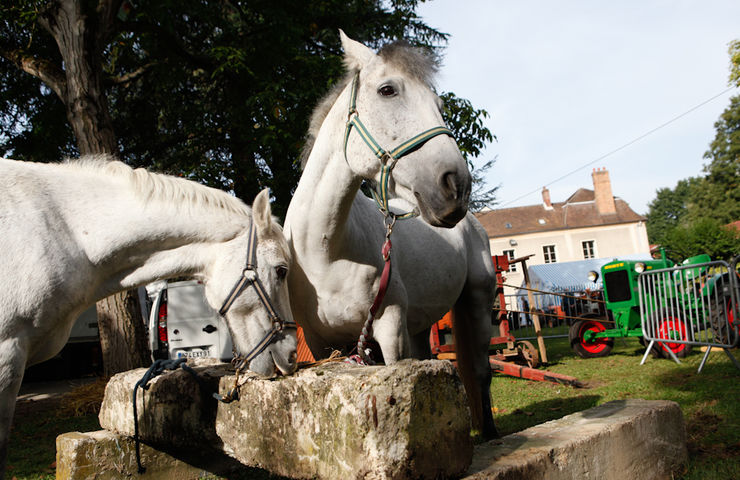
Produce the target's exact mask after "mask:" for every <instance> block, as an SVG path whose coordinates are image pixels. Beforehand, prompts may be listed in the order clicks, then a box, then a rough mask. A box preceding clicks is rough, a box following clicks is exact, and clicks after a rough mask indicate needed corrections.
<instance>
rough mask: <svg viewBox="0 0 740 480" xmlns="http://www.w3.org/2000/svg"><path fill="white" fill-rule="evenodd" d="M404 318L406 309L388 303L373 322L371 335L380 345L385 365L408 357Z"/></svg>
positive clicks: (407, 337) (409, 350)
mask: <svg viewBox="0 0 740 480" xmlns="http://www.w3.org/2000/svg"><path fill="white" fill-rule="evenodd" d="M405 320H406V309H405V308H404V307H403V306H401V305H399V304H390V305H388V306H387V307H385V308H384V309H383V311H382V313H381V315H380V316H379V317H378V318H376V319H375V321H374V322H373V328H372V332H371V333H372V337H373V338H374V339H375V341H376V342H378V345H380V351H381V352H383V360H384V361H385V364H386V365H391V364H392V363H396V362H397V361H399V360H401V359H402V358H408V357H409V354H410V353H411V340H410V338H409V332H408V329H407V328H406V321H405Z"/></svg>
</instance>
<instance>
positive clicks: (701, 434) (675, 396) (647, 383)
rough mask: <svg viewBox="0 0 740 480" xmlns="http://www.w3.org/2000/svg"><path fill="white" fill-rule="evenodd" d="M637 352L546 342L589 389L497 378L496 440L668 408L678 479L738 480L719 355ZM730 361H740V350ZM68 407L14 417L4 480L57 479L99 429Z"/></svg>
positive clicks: (732, 419)
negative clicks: (59, 449)
mask: <svg viewBox="0 0 740 480" xmlns="http://www.w3.org/2000/svg"><path fill="white" fill-rule="evenodd" d="M533 343H534V342H533ZM642 352H643V349H642V347H641V346H640V344H639V343H638V341H637V340H635V339H625V340H617V341H616V344H615V346H614V350H612V353H611V355H610V356H608V357H605V358H594V359H582V358H579V357H576V356H575V355H574V354H573V353H572V351H571V350H570V347H569V345H568V340H567V339H549V340H547V354H548V360H549V361H550V363H549V365H548V370H550V371H553V372H557V373H562V374H565V375H570V376H574V377H576V378H578V379H579V380H581V381H582V382H584V383H585V384H586V387H585V388H572V387H567V386H564V385H557V384H550V383H545V382H532V381H529V380H524V379H519V378H513V377H508V376H504V375H499V374H497V375H495V376H494V379H493V383H492V385H491V393H492V397H493V405H494V416H495V420H496V424H497V426H498V428H499V432H500V433H501V434H503V435H506V434H509V433H513V432H517V431H520V430H522V429H524V428H528V427H531V426H533V425H536V424H539V423H542V422H546V421H548V420H553V419H556V418H560V417H563V416H565V415H568V414H571V413H574V412H577V411H580V410H584V409H586V408H590V407H593V406H595V405H599V404H602V403H605V402H608V401H610V400H619V399H626V398H644V399H664V400H673V401H675V402H677V403H678V404H679V405H680V406H681V408H682V410H683V413H684V418H685V419H686V425H687V434H688V435H687V437H688V448H689V462H688V465H687V467H686V471H685V472H684V473H683V474H682V475H681V476H680V477H678V478H680V479H683V480H700V479H701V480H712V479H717V480H719V479H722V480H725V479H727V478H740V404H738V402H737V400H738V398H740V381H738V380H740V371H738V370H736V369H735V367H734V366H733V365H732V363H730V360H729V359H728V358H727V356H726V355H725V354H724V353H722V352H721V351H717V352H714V353H711V354H710V358H709V361H708V362H707V364H706V365H705V366H704V370H703V371H702V373H697V372H696V370H697V368H698V366H699V363H700V361H701V358H702V355H703V353H701V352H699V351H698V350H694V352H693V353H692V354H691V355H689V357H687V358H686V359H684V360H682V364H681V365H676V364H675V363H674V362H672V361H669V360H657V359H654V358H648V360H647V362H646V363H645V365H639V363H640V359H641V357H642ZM734 353H735V355H736V356H740V353H739V352H738V351H737V350H736V351H735V352H734ZM78 403H79V402H78ZM82 403H83V404H84V403H85V402H82ZM88 403H89V402H88ZM70 404H74V402H70V401H65V402H63V405H67V408H65V409H64V410H61V409H60V410H57V409H56V408H49V409H46V410H43V411H34V412H28V413H23V412H19V414H18V415H16V420H15V426H14V429H13V431H12V434H11V439H10V449H9V455H8V465H9V468H8V471H7V472H6V478H8V479H12V478H13V477H15V478H16V479H17V480H24V479H29V480H37V479H44V480H47V479H53V478H55V477H54V460H55V439H56V436H57V435H58V434H60V433H64V432H70V431H91V430H98V429H100V425H99V423H98V419H97V415H96V414H94V413H90V412H89V408H79V407H76V408H75V409H74V410H76V412H77V413H75V412H73V411H71V410H70V409H69V408H68V407H69V405H70ZM75 414H77V415H80V416H74V415H75ZM596 461H597V460H596ZM236 478H244V479H257V478H260V479H266V478H270V475H269V474H267V473H266V472H257V471H253V472H252V473H250V474H248V475H247V476H244V477H236Z"/></svg>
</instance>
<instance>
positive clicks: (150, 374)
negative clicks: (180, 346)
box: [132, 358, 207, 473]
mask: <svg viewBox="0 0 740 480" xmlns="http://www.w3.org/2000/svg"><path fill="white" fill-rule="evenodd" d="M186 361H187V358H176V359H167V360H165V359H160V360H155V361H154V363H152V365H151V366H150V367H149V368H148V369H147V371H146V373H144V376H143V377H141V379H140V380H139V381H138V382H136V385H134V392H133V395H132V397H133V402H134V443H135V445H136V465H137V466H138V469H139V473H144V472H145V471H146V468H144V466H143V465H142V464H141V452H140V443H141V442H140V440H139V415H138V413H137V411H136V392H137V390H138V389H139V387H141V388H142V389H143V390H149V382H150V381H151V380H152V379H153V378H154V377H156V376H157V375H160V374H162V373H163V372H164V371H165V370H177V369H178V368H179V367H182V369H183V370H185V371H186V372H188V373H189V374H190V375H192V376H193V378H195V380H196V381H197V382H198V385H200V387H201V389H203V390H205V389H206V388H207V386H206V384H205V383H204V382H203V379H202V378H200V376H199V375H198V374H197V373H196V372H195V370H193V369H192V368H191V367H190V366H189V365H187V364H186V363H185V362H186Z"/></svg>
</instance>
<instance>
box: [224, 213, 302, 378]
mask: <svg viewBox="0 0 740 480" xmlns="http://www.w3.org/2000/svg"><path fill="white" fill-rule="evenodd" d="M256 264H257V228H255V226H254V222H252V223H251V224H250V226H249V239H248V242H247V264H246V266H245V267H244V270H242V276H241V277H240V278H239V280H237V282H236V284H234V287H233V288H232V289H231V292H230V293H229V295H228V296H227V297H226V300H224V303H223V305H222V306H221V308H220V309H219V310H218V313H219V314H221V316H224V315H225V314H226V312H227V311H228V310H229V308H231V305H232V304H233V303H234V301H235V300H236V299H237V298H238V297H239V295H241V293H242V292H243V291H244V290H245V289H246V288H247V287H248V286H252V287H254V291H255V292H257V296H258V297H259V299H260V302H261V303H262V306H263V307H265V310H267V313H268V315H270V320H271V321H272V328H271V329H270V330H269V331H268V332H267V333H266V334H265V336H264V337H262V340H260V341H259V343H257V345H256V346H255V347H254V348H252V350H251V351H250V352H249V353H248V354H246V355H237V356H236V357H235V358H234V360H233V361H232V363H234V366H235V367H236V368H237V370H239V369H241V368H243V367H245V366H249V363H250V362H251V361H252V360H254V359H255V358H256V357H257V356H258V355H259V354H260V353H262V352H263V351H264V350H265V349H266V348H267V346H268V345H270V343H272V341H273V340H274V339H275V337H276V336H277V334H278V333H280V332H282V331H283V330H284V329H286V328H298V325H297V324H296V323H295V322H291V321H286V320H283V319H282V318H280V315H279V314H278V313H277V310H275V307H274V306H273V305H272V302H271V301H270V296H269V295H268V294H267V290H265V286H264V285H263V284H262V282H261V281H260V278H259V275H257V269H256Z"/></svg>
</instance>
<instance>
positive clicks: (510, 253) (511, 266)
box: [504, 250, 516, 272]
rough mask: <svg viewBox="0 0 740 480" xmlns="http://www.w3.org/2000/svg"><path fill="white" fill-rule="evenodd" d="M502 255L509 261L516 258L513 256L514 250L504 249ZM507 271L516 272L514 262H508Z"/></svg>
mask: <svg viewBox="0 0 740 480" xmlns="http://www.w3.org/2000/svg"><path fill="white" fill-rule="evenodd" d="M504 255H506V258H508V259H509V261H512V260H514V259H515V258H516V257H515V256H514V250H504ZM507 272H516V263H510V264H509V269H508V270H507Z"/></svg>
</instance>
